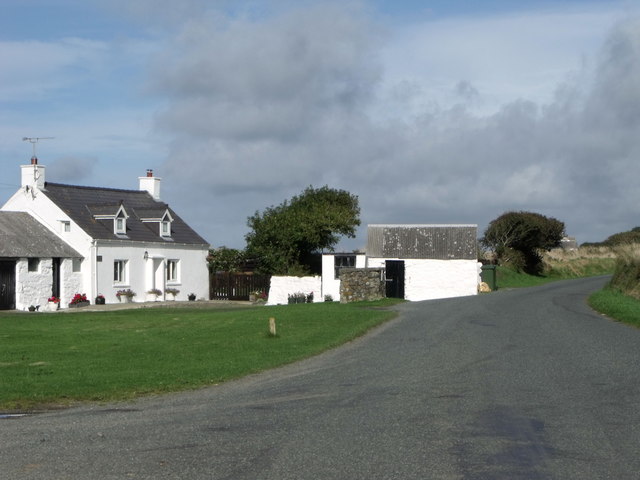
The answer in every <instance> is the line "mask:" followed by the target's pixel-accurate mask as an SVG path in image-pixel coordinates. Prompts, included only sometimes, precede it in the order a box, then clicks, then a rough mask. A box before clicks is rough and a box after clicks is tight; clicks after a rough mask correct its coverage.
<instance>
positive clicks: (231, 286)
mask: <svg viewBox="0 0 640 480" xmlns="http://www.w3.org/2000/svg"><path fill="white" fill-rule="evenodd" d="M270 280H271V277H270V276H269V275H256V274H253V273H229V272H223V273H212V274H211V275H209V298H210V299H211V300H249V295H251V294H253V293H254V292H265V293H266V294H269V282H270Z"/></svg>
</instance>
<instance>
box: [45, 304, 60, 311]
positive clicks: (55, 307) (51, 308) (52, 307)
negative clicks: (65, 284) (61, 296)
mask: <svg viewBox="0 0 640 480" xmlns="http://www.w3.org/2000/svg"><path fill="white" fill-rule="evenodd" d="M46 308H47V312H55V311H56V310H58V308H60V303H59V302H47V307H46Z"/></svg>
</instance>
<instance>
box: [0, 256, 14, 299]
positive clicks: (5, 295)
mask: <svg viewBox="0 0 640 480" xmlns="http://www.w3.org/2000/svg"><path fill="white" fill-rule="evenodd" d="M14 308H16V262H14V261H4V260H0V310H13V309H14Z"/></svg>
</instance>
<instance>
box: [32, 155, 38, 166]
mask: <svg viewBox="0 0 640 480" xmlns="http://www.w3.org/2000/svg"><path fill="white" fill-rule="evenodd" d="M37 164H38V158H37V157H36V156H35V155H34V156H33V157H31V165H37Z"/></svg>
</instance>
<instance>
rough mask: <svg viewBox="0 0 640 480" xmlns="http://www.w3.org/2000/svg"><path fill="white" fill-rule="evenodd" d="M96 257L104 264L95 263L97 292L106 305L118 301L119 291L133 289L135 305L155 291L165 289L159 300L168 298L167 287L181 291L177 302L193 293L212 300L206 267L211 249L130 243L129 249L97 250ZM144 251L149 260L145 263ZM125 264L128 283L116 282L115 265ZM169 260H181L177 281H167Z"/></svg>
mask: <svg viewBox="0 0 640 480" xmlns="http://www.w3.org/2000/svg"><path fill="white" fill-rule="evenodd" d="M96 252H97V256H99V257H101V258H102V261H100V262H96V272H97V273H96V280H97V282H96V288H97V293H98V294H102V295H104V297H105V300H106V302H107V303H117V302H119V300H118V297H116V292H117V291H118V290H127V289H131V290H133V291H134V292H135V293H136V296H135V297H133V301H134V302H144V301H146V298H147V296H146V292H147V291H149V290H150V289H152V288H157V289H159V290H162V296H161V297H160V298H159V299H160V300H164V299H169V298H168V297H167V296H166V294H165V291H166V289H167V288H169V287H170V288H175V289H177V290H180V293H178V295H177V296H176V300H187V299H188V295H189V294H191V293H193V294H195V295H196V298H197V299H208V298H209V270H208V268H207V260H206V259H207V255H208V249H206V248H193V247H191V248H189V247H186V246H182V247H180V246H171V245H168V246H165V245H162V244H160V245H158V244H144V245H137V244H133V242H131V244H130V245H128V246H122V245H117V244H115V243H113V244H104V242H101V243H99V244H98V246H97V247H96ZM145 252H147V259H146V260H145V258H144V257H145ZM116 260H124V261H126V265H127V266H126V275H125V281H124V282H122V283H116V282H115V281H114V278H113V277H114V262H115V261H116ZM167 260H178V278H177V280H176V281H174V282H167V280H166V264H167Z"/></svg>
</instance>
